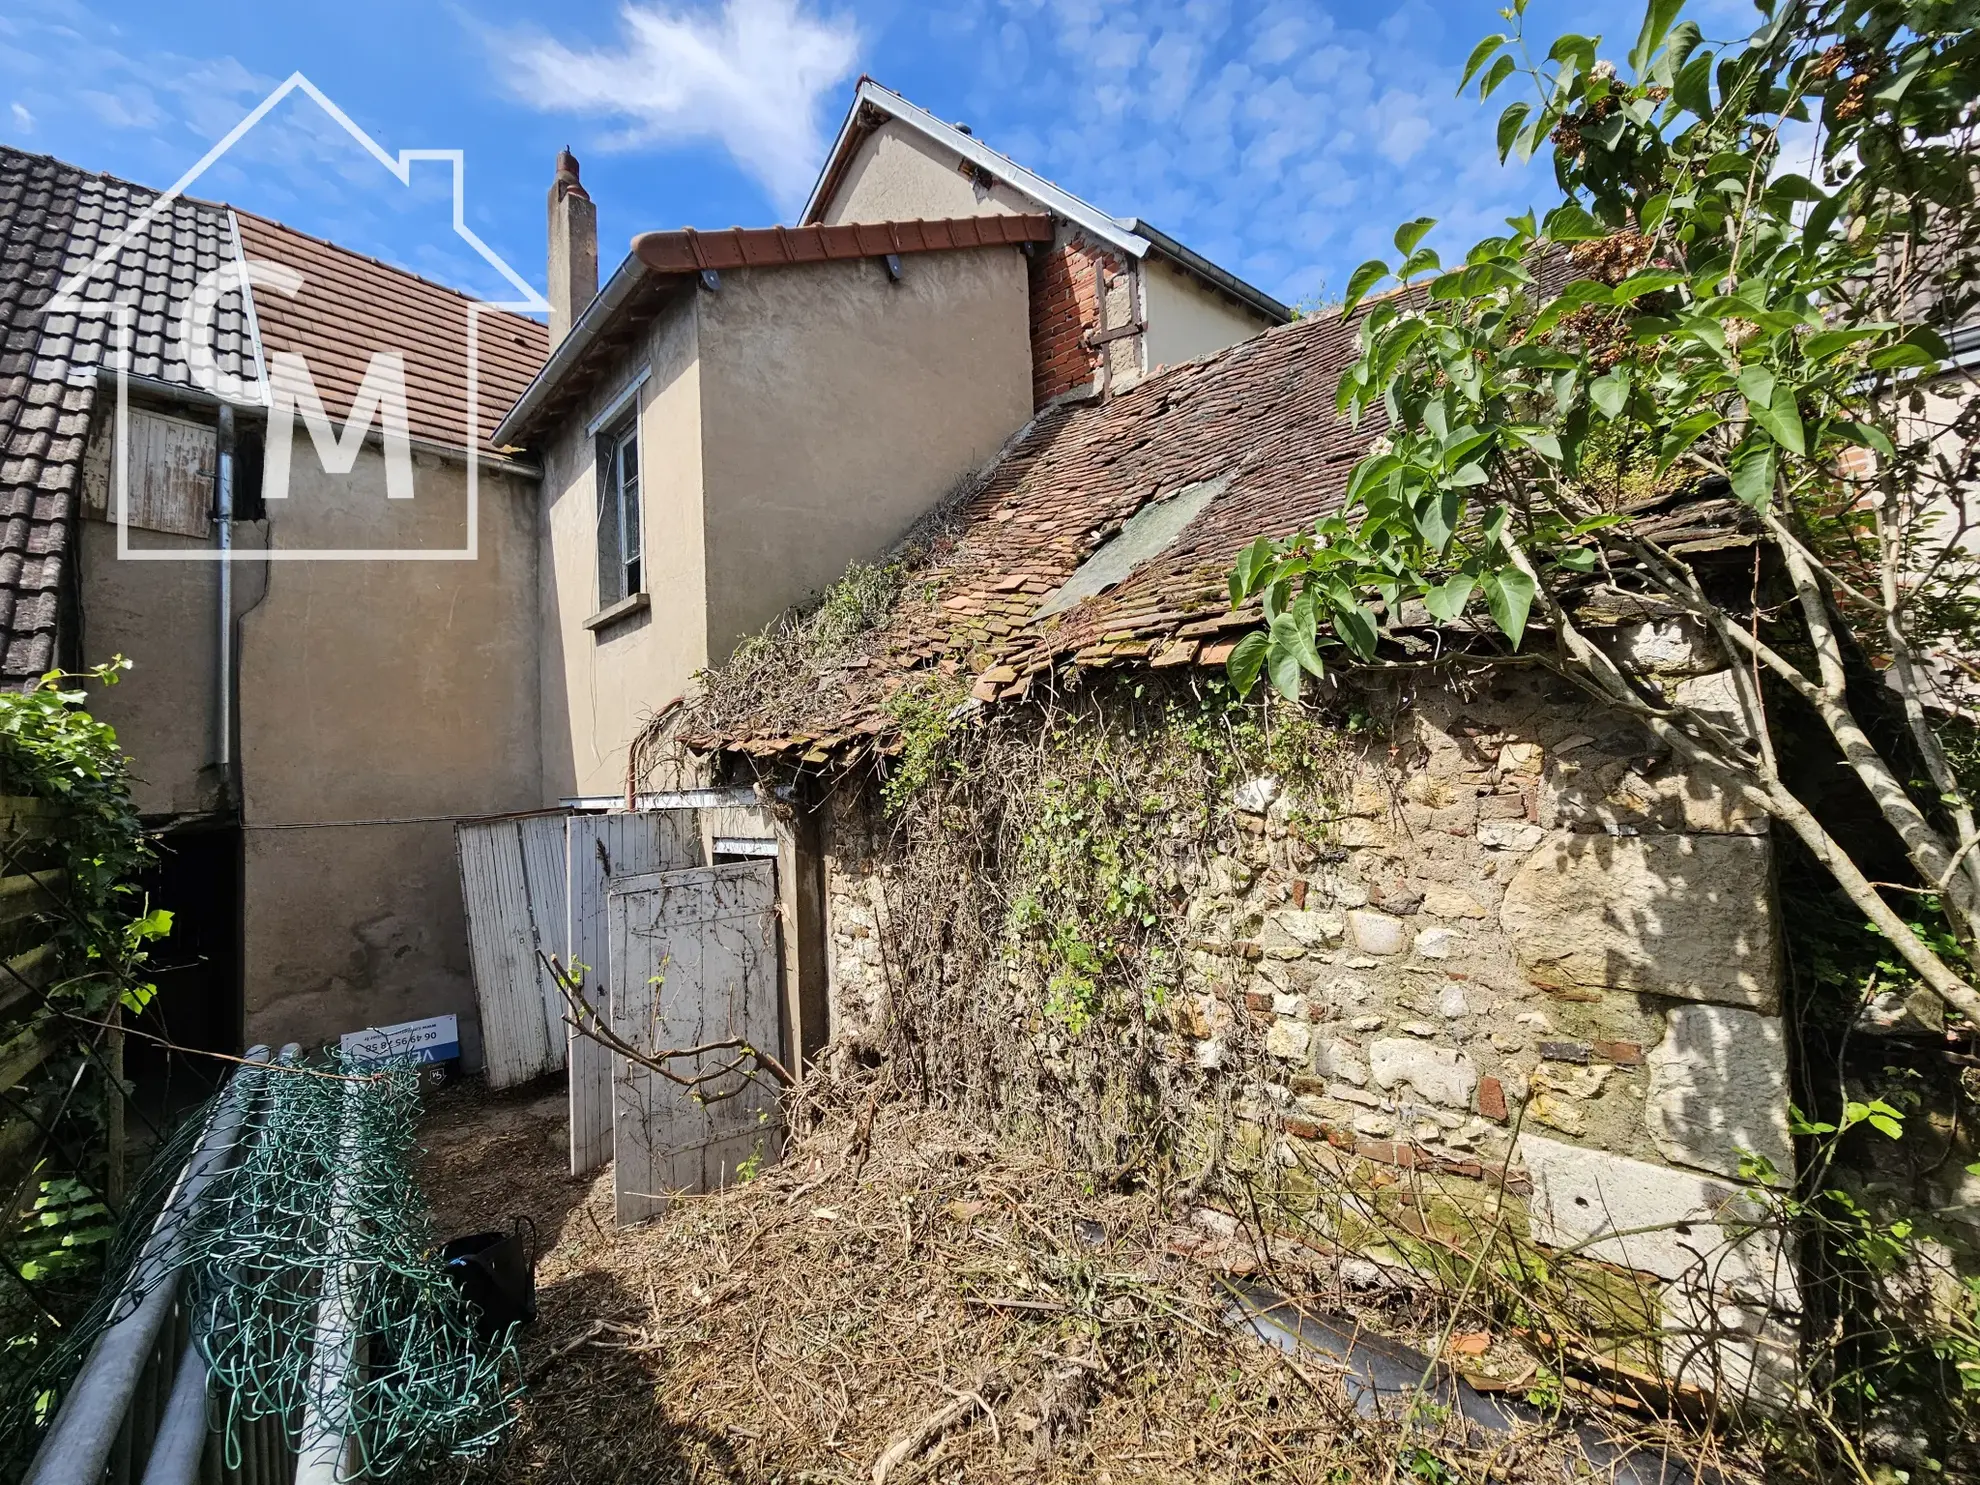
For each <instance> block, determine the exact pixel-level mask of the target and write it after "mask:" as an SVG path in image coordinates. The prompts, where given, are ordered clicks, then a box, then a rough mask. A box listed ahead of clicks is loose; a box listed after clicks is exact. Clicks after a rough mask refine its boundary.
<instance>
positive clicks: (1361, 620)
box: [1333, 603, 1379, 660]
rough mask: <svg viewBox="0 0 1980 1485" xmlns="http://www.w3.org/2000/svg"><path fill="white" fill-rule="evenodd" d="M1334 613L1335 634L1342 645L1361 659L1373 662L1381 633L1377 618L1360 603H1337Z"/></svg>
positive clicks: (1334, 606)
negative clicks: (1376, 644) (1377, 640)
mask: <svg viewBox="0 0 1980 1485" xmlns="http://www.w3.org/2000/svg"><path fill="white" fill-rule="evenodd" d="M1333 611H1334V633H1336V634H1337V635H1339V636H1340V638H1341V643H1342V644H1344V645H1346V646H1347V647H1348V648H1349V649H1350V650H1352V651H1354V653H1355V654H1356V655H1357V656H1358V657H1359V658H1361V659H1363V660H1373V659H1374V658H1375V642H1376V639H1377V637H1378V633H1379V631H1378V630H1377V629H1376V627H1375V616H1374V615H1373V614H1371V613H1370V612H1369V611H1368V610H1367V608H1365V607H1364V606H1363V605H1361V604H1359V603H1336V604H1334V605H1333Z"/></svg>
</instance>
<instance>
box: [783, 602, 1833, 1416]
mask: <svg viewBox="0 0 1980 1485" xmlns="http://www.w3.org/2000/svg"><path fill="white" fill-rule="evenodd" d="M1682 641H1683V636H1681V635H1675V634H1665V633H1660V632H1658V631H1646V632H1645V633H1644V634H1639V635H1626V636H1624V642H1628V643H1632V644H1638V645H1654V644H1666V645H1668V647H1669V649H1670V671H1671V672H1672V673H1671V674H1669V675H1668V677H1667V681H1668V684H1671V685H1683V686H1686V687H1697V686H1700V685H1710V684H1713V683H1714V682H1715V681H1716V680H1717V679H1718V677H1716V676H1714V675H1713V674H1711V673H1710V672H1709V671H1706V673H1704V674H1702V675H1700V674H1695V673H1691V672H1696V671H1702V670H1705V666H1704V665H1702V664H1699V663H1697V662H1695V661H1694V660H1693V659H1691V658H1690V657H1691V656H1692V655H1693V654H1694V653H1695V652H1693V651H1692V650H1691V649H1690V648H1689V647H1687V646H1686V645H1685V644H1684V643H1683V642H1682ZM1563 691H1564V688H1562V687H1561V686H1560V684H1559V683H1557V682H1553V681H1550V680H1549V679H1547V678H1545V677H1544V676H1543V675H1541V674H1540V673H1537V672H1502V673H1500V674H1498V675H1497V676H1492V677H1487V678H1484V679H1482V680H1480V681H1477V682H1475V683H1473V684H1471V685H1468V686H1466V685H1460V684H1457V683H1453V684H1450V685H1447V686H1445V687H1443V688H1441V689H1433V688H1429V687H1425V688H1423V689H1421V690H1418V691H1416V692H1415V693H1414V694H1413V695H1411V696H1409V697H1408V698H1407V704H1406V705H1400V706H1398V705H1396V702H1397V698H1396V697H1394V696H1390V697H1386V698H1383V697H1375V698H1370V699H1369V710H1371V711H1374V712H1376V713H1377V714H1385V713H1386V712H1388V711H1391V710H1392V711H1393V713H1394V717H1395V720H1394V721H1393V722H1392V723H1391V724H1390V725H1389V726H1388V727H1387V728H1386V729H1385V735H1384V736H1383V737H1382V738H1381V740H1380V741H1379V742H1376V743H1372V744H1370V745H1368V746H1367V747H1365V748H1364V749H1363V750H1362V752H1361V754H1360V756H1359V758H1358V761H1357V763H1356V765H1355V767H1354V768H1353V771H1352V775H1351V782H1350V783H1348V784H1347V786H1346V787H1345V788H1344V789H1342V790H1341V793H1343V794H1344V795H1345V797H1343V798H1331V799H1319V798H1301V797H1298V796H1297V795H1296V794H1295V793H1294V792H1292V791H1290V790H1288V789H1285V788H1283V787H1281V786H1280V784H1279V782H1278V781H1277V780H1275V779H1272V778H1257V779H1252V780H1248V781H1246V782H1244V783H1243V784H1241V785H1240V786H1239V787H1238V788H1237V789H1236V790H1235V791H1234V795H1233V798H1232V799H1231V800H1230V802H1229V808H1230V810H1231V811H1232V812H1233V815H1234V816H1235V818H1236V819H1237V821H1238V823H1239V824H1240V826H1241V827H1242V829H1241V832H1239V834H1238V838H1240V839H1244V840H1247V841H1248V842H1249V844H1248V847H1247V848H1245V849H1244V850H1242V851H1241V852H1235V853H1230V854H1223V855H1219V856H1217V857H1215V858H1213V859H1211V860H1209V861H1208V862H1207V863H1204V864H1202V865H1200V866H1199V865H1196V864H1194V863H1192V865H1191V866H1190V867H1188V868H1186V869H1185V872H1184V874H1183V878H1182V885H1183V893H1182V896H1181V898H1180V900H1179V903H1178V909H1177V910H1179V911H1181V912H1183V913H1184V914H1186V917H1187V928H1186V941H1187V942H1188V944H1189V946H1190V948H1189V953H1190V966H1189V969H1188V972H1187V975H1186V977H1185V980H1184V985H1183V990H1184V994H1183V997H1182V1003H1181V1005H1180V1006H1179V1007H1178V1008H1177V1009H1176V1013H1175V1014H1174V1015H1173V1017H1172V1022H1173V1024H1174V1025H1175V1027H1176V1029H1177V1032H1178V1035H1177V1037H1176V1039H1175V1044H1174V1047H1173V1052H1174V1054H1175V1055H1176V1056H1177V1057H1179V1058H1181V1057H1187V1058H1191V1059H1194V1060H1195V1062H1196V1063H1197V1064H1198V1066H1200V1067H1204V1068H1216V1067H1221V1066H1225V1065H1227V1059H1228V1065H1230V1066H1231V1067H1232V1069H1233V1070H1234V1071H1240V1072H1241V1073H1242V1075H1244V1076H1246V1077H1247V1079H1248V1080H1249V1086H1248V1088H1247V1090H1246V1097H1245V1102H1246V1106H1247V1109H1248V1113H1249V1115H1250V1117H1251V1119H1252V1121H1253V1123H1254V1126H1255V1127H1256V1128H1257V1129H1258V1130H1259V1133H1260V1140H1261V1142H1262V1145H1263V1147H1265V1148H1268V1149H1270V1148H1272V1147H1274V1146H1275V1145H1276V1147H1277V1154H1278V1156H1279V1161H1278V1163H1279V1164H1281V1165H1284V1166H1287V1167H1292V1166H1294V1165H1300V1166H1303V1167H1307V1168H1311V1167H1313V1166H1315V1165H1316V1164H1318V1165H1322V1166H1326V1167H1327V1168H1328V1169H1331V1170H1333V1171H1335V1172H1337V1173H1338V1174H1339V1175H1340V1176H1341V1178H1342V1179H1343V1180H1353V1179H1356V1178H1357V1176H1358V1175H1359V1177H1367V1176H1368V1175H1369V1174H1370V1173H1371V1172H1372V1173H1374V1174H1375V1177H1376V1179H1377V1180H1378V1181H1393V1180H1395V1179H1396V1175H1395V1173H1397V1172H1403V1171H1407V1172H1414V1173H1418V1174H1420V1175H1422V1176H1434V1177H1435V1178H1437V1179H1438V1181H1439V1182H1440V1183H1441V1187H1442V1189H1444V1190H1446V1191H1456V1192H1457V1193H1458V1194H1457V1198H1456V1199H1458V1200H1460V1201H1462V1200H1463V1199H1464V1193H1465V1191H1466V1190H1470V1191H1471V1192H1472V1193H1473V1194H1474V1196H1475V1199H1476V1202H1477V1204H1478V1205H1479V1206H1480V1207H1484V1206H1487V1205H1492V1204H1495V1203H1499V1202H1501V1201H1502V1196H1501V1193H1502V1192H1504V1193H1509V1194H1510V1195H1511V1196H1512V1197H1513V1198H1515V1201H1514V1203H1513V1205H1514V1206H1515V1207H1516V1208H1518V1216H1519V1223H1520V1228H1521V1231H1522V1232H1523V1233H1524V1234H1526V1235H1529V1236H1530V1237H1531V1239H1532V1240H1533V1241H1535V1242H1537V1243H1539V1244H1542V1245H1544V1246H1547V1247H1551V1248H1556V1249H1561V1248H1571V1249H1574V1250H1576V1251H1577V1252H1578V1253H1579V1254H1580V1256H1581V1257H1582V1258H1585V1259H1587V1260H1592V1261H1593V1262H1594V1263H1595V1264H1598V1265H1606V1266H1609V1267H1610V1268H1613V1269H1614V1270H1615V1272H1616V1273H1618V1274H1620V1275H1622V1276H1624V1277H1625V1278H1626V1279H1628V1280H1630V1281H1631V1282H1635V1283H1638V1284H1639V1285H1647V1286H1648V1287H1649V1289H1650V1290H1651V1292H1653V1293H1657V1292H1661V1296H1662V1297H1661V1311H1662V1323H1663V1324H1664V1325H1665V1326H1666V1327H1668V1328H1669V1329H1670V1330H1671V1332H1672V1335H1671V1337H1670V1340H1669V1342H1668V1344H1667V1345H1666V1347H1665V1355H1664V1357H1663V1360H1664V1362H1665V1365H1666V1368H1667V1370H1668V1371H1670V1372H1671V1373H1673V1374H1676V1375H1681V1376H1683V1377H1685V1378H1686V1379H1687V1380H1694V1381H1703V1380H1706V1379H1707V1377H1706V1375H1705V1374H1706V1373H1708V1372H1710V1371H1712V1370H1713V1369H1714V1368H1716V1369H1717V1370H1718V1373H1719V1379H1720V1380H1723V1381H1731V1382H1734V1383H1739V1382H1744V1381H1745V1380H1746V1379H1747V1376H1748V1374H1749V1373H1750V1372H1752V1370H1753V1369H1754V1364H1755V1362H1756V1360H1758V1361H1761V1362H1762V1366H1761V1370H1762V1372H1763V1373H1764V1374H1765V1376H1767V1377H1774V1376H1776V1375H1778V1374H1779V1373H1780V1372H1781V1371H1782V1369H1783V1367H1782V1363H1784V1362H1785V1361H1786V1360H1788V1359H1789V1358H1790V1357H1791V1344H1792V1325H1791V1322H1792V1316H1793V1311H1794V1309H1795V1307H1796V1300H1795V1293H1796V1290H1795V1283H1794V1278H1793V1273H1792V1269H1791V1265H1790V1264H1789V1263H1788V1262H1787V1261H1786V1258H1785V1255H1783V1254H1782V1252H1781V1251H1780V1249H1779V1246H1778V1244H1777V1242H1775V1241H1774V1240H1773V1239H1772V1237H1771V1236H1770V1235H1769V1233H1768V1232H1767V1231H1765V1230H1761V1229H1759V1228H1757V1227H1756V1223H1758V1221H1759V1218H1760V1217H1761V1216H1762V1215H1763V1214H1762V1212H1761V1210H1760V1208H1759V1207H1758V1206H1757V1205H1756V1204H1755V1203H1754V1202H1753V1201H1752V1200H1751V1198H1750V1197H1749V1196H1748V1194H1747V1189H1746V1188H1745V1187H1743V1186H1742V1184H1741V1181H1740V1177H1741V1173H1742V1161H1743V1159H1744V1158H1745V1157H1746V1156H1748V1155H1757V1156H1761V1157H1764V1158H1765V1159H1766V1160H1767V1161H1769V1162H1771V1164H1772V1166H1773V1167H1774V1168H1775V1169H1776V1170H1778V1171H1780V1172H1783V1173H1786V1172H1790V1171H1791V1170H1792V1166H1793V1152H1792V1146H1791V1143H1790V1139H1789V1133H1788V1123H1787V1105H1788V1065H1787V1047H1788V1038H1787V1036H1786V1033H1785V1028H1784V1026H1783V1023H1782V1020H1781V987H1782V969H1781V961H1780V943H1779V925H1778V923H1777V920H1776V914H1775V908H1774V900H1773V887H1772V862H1771V846H1772V843H1771V841H1770V839H1769V836H1768V834H1767V831H1766V828H1765V821H1764V820H1762V819H1758V818H1755V817H1754V816H1752V815H1751V814H1749V813H1748V812H1746V811H1745V810H1743V809H1742V808H1741V807H1739V806H1738V805H1737V803H1736V802H1734V801H1732V800H1731V799H1729V798H1728V796H1727V795H1726V794H1725V792H1724V791H1722V790H1721V789H1719V788H1718V787H1717V786H1716V784H1715V783H1714V781H1713V780H1711V779H1709V778H1706V777H1703V776H1700V775H1698V774H1696V773H1686V772H1683V771H1681V770H1680V769H1678V768H1676V767H1675V766H1674V765H1673V763H1672V761H1671V759H1670V758H1669V756H1668V755H1667V754H1666V753H1665V752H1664V751H1663V750H1662V749H1661V748H1660V747H1659V746H1657V745H1656V744H1655V743H1654V741H1653V740H1652V739H1650V737H1649V736H1648V735H1647V734H1645V733H1643V732H1641V731H1640V730H1639V729H1637V728H1635V727H1634V726H1633V725H1631V724H1628V723H1626V722H1624V721H1621V720H1619V719H1616V718H1614V717H1611V716H1607V715H1604V714H1602V713H1599V712H1597V711H1594V710H1592V709H1591V708H1590V707H1589V706H1588V705H1587V704H1586V703H1585V702H1582V701H1580V700H1579V699H1578V697H1577V696H1576V695H1575V694H1574V693H1572V692H1566V693H1565V694H1563ZM824 826H825V828H824V832H823V834H824V839H825V850H826V866H827V897H828V933H829V941H830V956H831V975H830V983H831V995H832V1020H833V1028H834V1032H835V1034H839V1033H841V1032H845V1031H859V1030H864V1029H870V1028H873V1027H875V1026H876V1025H877V1022H878V1018H880V1017H882V1016H884V1008H885V987H886V972H885V953H884V938H885V933H886V911H885V906H884V902H883V898H882V894H881V891H880V885H881V873H882V872H884V870H885V860H884V851H883V850H882V849H881V847H880V845H879V844H878V843H877V841H876V838H875V836H874V833H873V831H872V828H871V825H870V820H869V818H868V817H867V816H866V815H864V814H863V813H862V811H861V809H860V808H859V807H858V806H857V805H856V804H855V803H854V802H852V800H851V799H850V798H849V797H848V796H846V795H839V796H835V802H834V803H833V804H832V805H831V806H829V807H828V811H827V818H826V820H825V822H824ZM1261 1043H1262V1047H1263V1051H1264V1056H1263V1063H1264V1070H1263V1073H1262V1076H1259V1075H1258V1073H1257V1070H1256V1064H1247V1065H1246V1066H1244V1067H1243V1068H1240V1067H1239V1065H1238V1059H1237V1057H1236V1054H1235V1049H1237V1048H1238V1047H1239V1046H1240V1045H1242V1046H1244V1047H1247V1048H1249V1047H1256V1046H1258V1045H1259V1044H1261ZM1381 1171H1389V1172H1391V1174H1390V1175H1389V1176H1386V1177H1385V1176H1381V1175H1380V1174H1379V1173H1380V1172H1381ZM1701 1331H1702V1333H1703V1334H1702V1339H1701V1337H1700V1334H1699V1332H1701ZM1639 1354H1640V1352H1639Z"/></svg>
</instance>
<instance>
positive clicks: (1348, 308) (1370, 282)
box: [1341, 258, 1389, 315]
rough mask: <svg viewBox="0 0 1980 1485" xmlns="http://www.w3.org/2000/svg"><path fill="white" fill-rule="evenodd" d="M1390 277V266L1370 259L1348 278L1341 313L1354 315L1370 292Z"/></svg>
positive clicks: (1377, 259)
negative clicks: (1355, 308)
mask: <svg viewBox="0 0 1980 1485" xmlns="http://www.w3.org/2000/svg"><path fill="white" fill-rule="evenodd" d="M1388 276H1389V265H1388V264H1386V263H1384V262H1383V261H1382V260H1381V259H1380V258H1370V259H1369V260H1368V261H1367V262H1366V263H1364V264H1362V265H1361V266H1360V267H1359V268H1357V269H1355V271H1354V272H1353V273H1352V274H1350V275H1349V276H1348V285H1347V298H1346V299H1345V300H1343V301H1342V303H1341V313H1342V314H1344V315H1346V314H1352V313H1353V312H1354V307H1355V306H1356V305H1357V304H1359V303H1361V301H1362V300H1363V299H1365V298H1367V297H1368V291H1369V290H1370V289H1372V288H1374V287H1375V286H1376V285H1377V284H1379V283H1380V282H1382V280H1383V279H1385V278H1387V277H1388Z"/></svg>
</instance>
